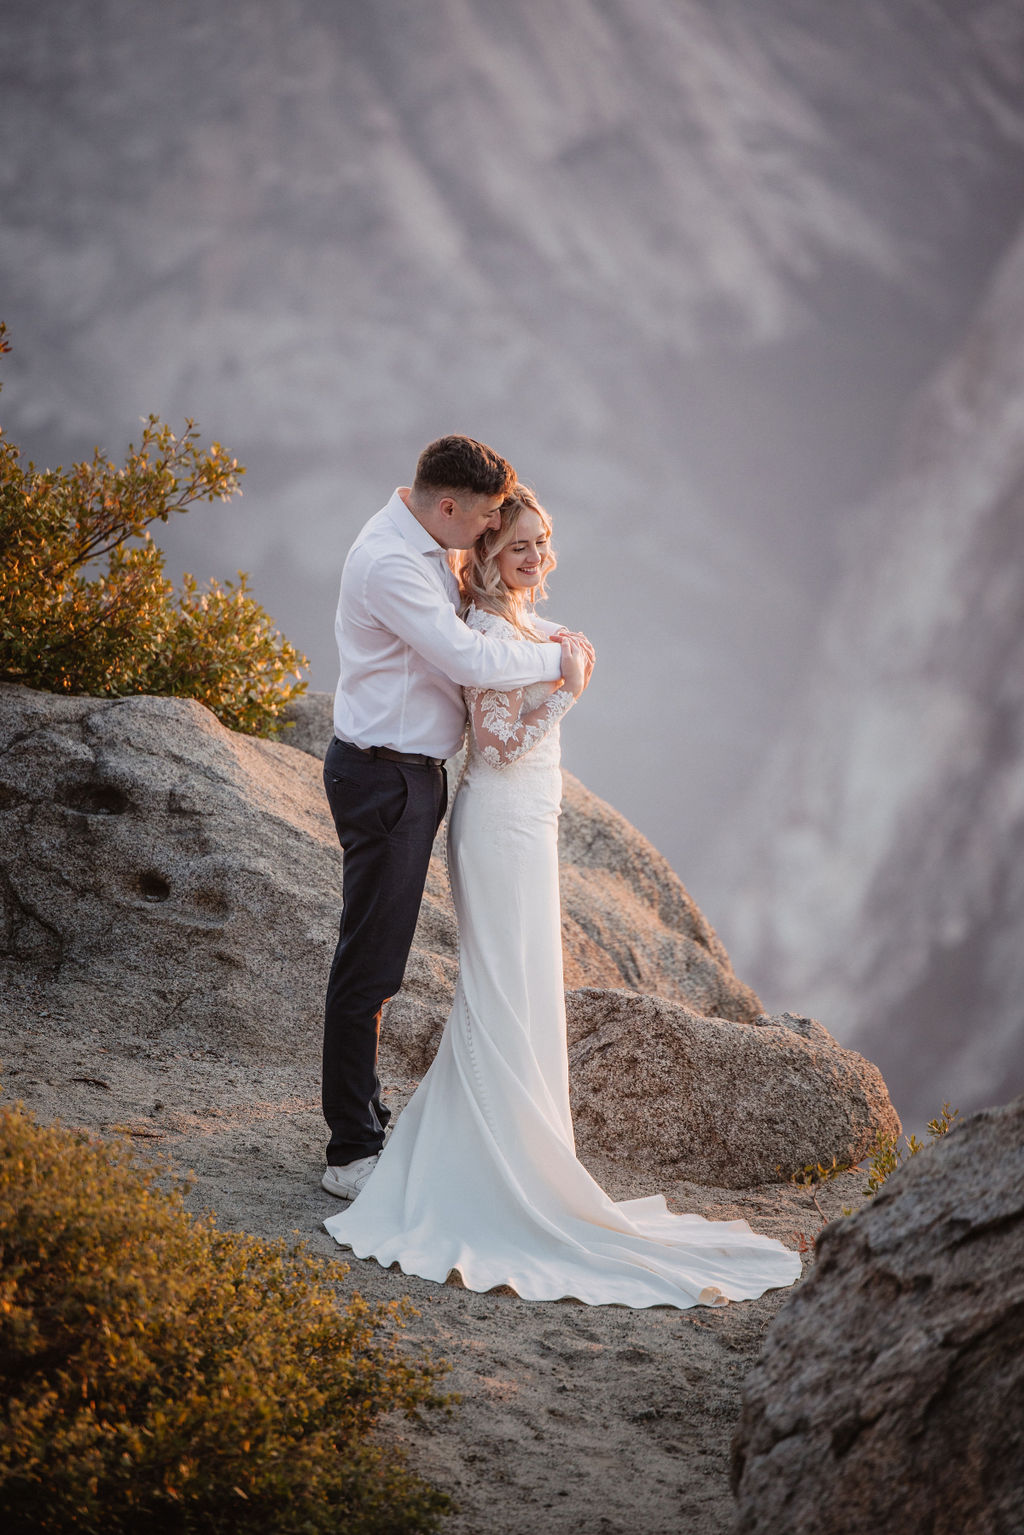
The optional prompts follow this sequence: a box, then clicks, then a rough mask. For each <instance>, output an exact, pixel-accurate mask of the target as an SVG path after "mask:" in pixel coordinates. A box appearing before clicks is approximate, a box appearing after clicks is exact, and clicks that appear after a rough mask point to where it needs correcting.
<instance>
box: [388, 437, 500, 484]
mask: <svg viewBox="0 0 1024 1535" xmlns="http://www.w3.org/2000/svg"><path fill="white" fill-rule="evenodd" d="M515 483H516V472H515V470H514V469H513V468H512V465H511V464H510V463H509V462H508V460H507V459H504V458H502V456H501V454H500V453H495V451H494V449H493V448H489V447H488V446H487V444H486V443H485V442H477V440H476V438H475V437H459V436H454V437H439V438H438V439H437V441H436V442H432V443H430V444H429V445H428V446H427V447H425V448H424V449H423V452H422V453H421V454H420V457H419V463H418V464H417V465H416V478H415V480H414V481H413V490H451V491H459V490H468V491H472V492H473V493H474V494H475V495H478V496H507V495H508V493H509V491H510V490H511V489H512V487H513V485H514V484H515Z"/></svg>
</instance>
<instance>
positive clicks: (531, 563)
mask: <svg viewBox="0 0 1024 1535" xmlns="http://www.w3.org/2000/svg"><path fill="white" fill-rule="evenodd" d="M547 553H548V530H547V527H546V526H545V523H544V519H543V517H541V516H540V514H539V513H538V512H535V511H533V510H532V508H530V507H524V508H523V510H522V511H521V512H520V513H519V517H518V520H517V521H516V526H515V532H514V533H513V535H512V542H511V543H509V544H506V545H505V547H504V549H503V550H502V551H501V553H500V554H499V555H498V559H497V565H498V574H499V575H500V576H501V579H502V581H503V582H504V583H505V585H506V586H507V587H508V588H509V590H510V591H513V592H521V591H525V590H528V589H529V588H530V587H533V586H536V585H537V583H538V581H539V580H540V577H541V571H542V570H543V569H544V562H545V560H546V559H547Z"/></svg>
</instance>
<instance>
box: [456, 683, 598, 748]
mask: <svg viewBox="0 0 1024 1535" xmlns="http://www.w3.org/2000/svg"><path fill="white" fill-rule="evenodd" d="M575 702H576V700H575V699H574V698H573V696H572V694H571V693H570V692H569V689H568V688H565V687H562V688H557V689H556V690H555V692H553V693H551V694H550V695H549V696H548V697H547V698H545V700H544V702H543V703H542V704H539V705H538V706H537V708H536V709H531V710H530V711H529V712H528V713H526V714H524V713H523V689H522V688H517V689H516V690H515V691H514V692H512V693H499V692H496V691H495V690H494V689H493V688H467V689H466V708H467V710H468V712H469V723H470V729H471V730H472V732H473V740H474V741H475V742H476V747H477V750H478V751H479V753H480V755H481V757H482V758H483V760H484V761H485V762H486V763H488V764H489V765H490V766H491V767H495V768H502V767H508V765H509V763H510V762H515V761H516V760H517V759H518V758H519V757H523V756H525V755H526V753H527V752H528V751H532V749H533V748H534V747H535V746H536V745H537V742H538V741H541V740H543V738H544V737H545V736H546V735H547V733H548V731H549V730H550V729H551V727H552V725H554V724H555V723H556V721H558V720H559V719H561V717H562V715H563V714H564V713H565V712H566V710H567V709H571V708H572V706H573V704H574V703H575Z"/></svg>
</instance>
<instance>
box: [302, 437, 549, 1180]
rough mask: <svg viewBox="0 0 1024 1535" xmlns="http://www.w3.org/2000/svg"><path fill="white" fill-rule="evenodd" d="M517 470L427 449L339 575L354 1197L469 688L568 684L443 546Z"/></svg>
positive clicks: (338, 785) (341, 985)
mask: <svg viewBox="0 0 1024 1535" xmlns="http://www.w3.org/2000/svg"><path fill="white" fill-rule="evenodd" d="M515 481H516V476H515V471H514V470H513V468H512V466H511V464H509V463H507V462H506V461H505V459H503V458H501V457H499V455H498V454H497V453H495V452H494V451H493V449H491V448H488V447H486V446H485V445H484V444H483V443H481V442H476V441H475V440H474V439H473V438H472V437H441V438H440V439H439V440H438V441H437V442H432V443H431V444H430V446H429V447H427V448H424V450H423V452H422V453H421V454H420V458H419V462H418V464H417V466H416V477H415V479H414V481H413V483H412V486H411V487H405V488H403V489H399V490H396V491H395V493H394V495H393V496H392V497H391V500H390V501H389V502H388V504H387V506H385V507H384V508H383V510H382V511H379V512H378V513H377V515H376V516H375V517H371V518H370V521H369V522H368V523H367V524H366V526H365V527H364V528H363V530H362V532H361V533H360V534H359V536H358V538H357V539H356V541H355V543H354V544H353V545H352V548H351V549H350V550H349V554H348V558H347V559H346V561H345V567H344V570H343V572H342V577H341V597H340V600H339V602H338V613H337V618H336V620H335V634H336V636H337V640H338V651H339V656H340V661H341V678H340V681H339V683H338V691H337V694H336V696H335V704H334V731H335V738H334V740H333V741H332V742H331V745H330V746H329V747H328V750H327V756H326V758H325V760H324V784H325V787H326V789H327V798H328V800H329V802H330V806H331V813H332V815H333V816H334V824H335V826H336V828H337V831H338V840H339V841H340V843H341V846H342V848H343V850H344V855H345V856H344V869H343V904H342V913H341V930H340V935H339V938H338V947H337V949H336V951H335V955H334V962H333V964H332V965H331V974H330V980H329V982H328V986H327V1005H326V1010H325V1019H324V1058H323V1110H324V1118H325V1119H326V1121H327V1124H328V1127H329V1129H330V1141H329V1142H328V1146H327V1171H326V1172H325V1173H324V1175H323V1178H322V1180H321V1181H322V1183H323V1187H324V1188H325V1189H327V1190H328V1192H329V1193H331V1194H336V1195H337V1196H338V1197H339V1198H340V1199H354V1198H355V1196H356V1194H358V1192H359V1190H360V1189H361V1188H362V1186H363V1184H364V1183H365V1182H366V1180H367V1178H368V1177H369V1176H370V1173H371V1172H372V1171H373V1166H374V1163H375V1162H376V1160H377V1157H378V1155H379V1154H380V1149H381V1147H382V1146H383V1144H384V1128H385V1126H386V1124H387V1122H388V1120H389V1119H390V1117H391V1111H390V1110H389V1109H387V1108H385V1107H384V1105H383V1104H382V1103H381V1099H380V1081H379V1079H378V1076H377V1041H378V1036H379V1033H380V1012H381V1007H382V1006H383V1004H384V1003H385V1002H386V1001H387V999H388V997H391V996H393V995H394V993H395V992H396V991H397V990H398V988H399V986H400V985H401V984H402V976H403V975H404V973H405V965H406V961H407V959H408V957H409V950H410V948H411V947H412V940H413V934H414V932H415V928H416V918H417V916H418V914H419V909H420V901H421V899H422V897H423V886H424V884H425V882H426V877H427V866H428V864H429V862H430V852H431V848H432V846H433V841H434V837H435V835H436V833H437V830H438V827H439V826H440V824H441V821H442V819H443V818H444V812H445V808H446V805H447V800H448V791H447V779H446V777H445V771H444V762H445V758H446V757H450V756H452V755H453V754H454V753H455V752H456V751H458V749H459V747H460V745H461V744H462V736H463V732H464V730H465V725H466V710H465V705H464V703H463V699H462V691H461V690H462V688H463V687H477V688H480V687H483V688H499V689H501V690H503V691H505V690H508V689H512V688H519V687H525V686H527V685H528V684H529V683H531V682H541V681H546V682H554V681H556V680H557V679H558V677H560V676H561V668H562V651H561V647H560V646H559V645H558V644H554V643H551V642H548V643H546V644H542V645H538V644H535V643H534V642H532V641H530V640H499V639H496V638H494V637H492V636H490V635H484V634H479V633H477V632H476V631H474V630H472V629H469V628H468V627H467V626H466V625H465V624H464V623H463V622H462V620H461V619H460V618H459V616H458V613H457V603H458V586H457V583H456V580H455V577H454V575H453V573H452V571H451V568H450V566H449V564H448V559H447V551H448V550H449V549H469V548H472V546H473V544H474V543H475V542H476V540H477V539H478V538H479V537H480V536H481V535H482V534H483V533H485V532H486V531H487V529H488V528H497V527H498V526H499V525H500V517H499V512H500V509H501V504H502V501H503V500H504V499H505V496H506V495H507V494H508V492H509V491H510V490H511V489H512V487H513V485H514V484H515Z"/></svg>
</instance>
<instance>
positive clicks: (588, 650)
mask: <svg viewBox="0 0 1024 1535" xmlns="http://www.w3.org/2000/svg"><path fill="white" fill-rule="evenodd" d="M551 638H552V639H553V640H554V641H555V642H556V643H557V644H561V643H562V642H563V641H564V640H573V641H574V642H575V643H576V644H577V645H578V646H579V649H580V650H581V651H582V654H583V670H584V681H583V686H584V687H587V686H588V684H589V682H590V674H591V672H592V671H593V670H594V661H595V659H596V658H595V655H594V647H593V645H592V644H591V643H590V641H589V640H588V639H587V636H586V635H585V634H578V633H576V631H575V630H573V629H556V630H555V632H554V634H553V635H552V636H551Z"/></svg>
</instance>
